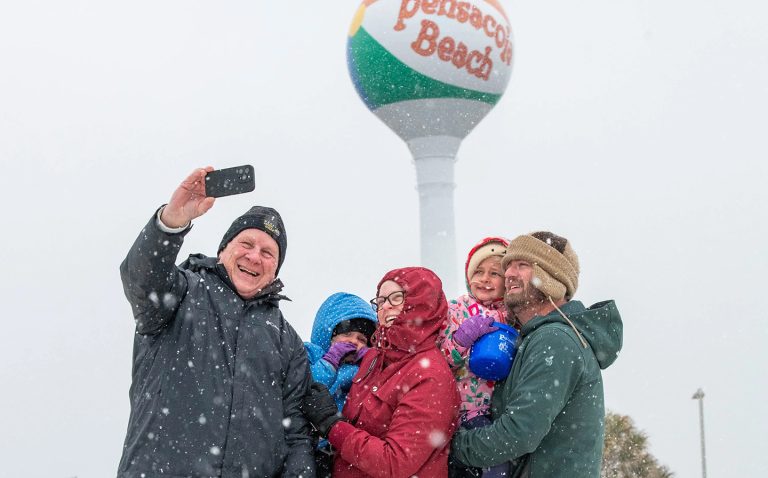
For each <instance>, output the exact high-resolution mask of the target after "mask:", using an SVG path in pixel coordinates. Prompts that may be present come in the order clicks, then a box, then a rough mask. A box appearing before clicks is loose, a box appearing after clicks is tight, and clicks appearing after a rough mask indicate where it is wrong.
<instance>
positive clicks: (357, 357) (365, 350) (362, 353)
mask: <svg viewBox="0 0 768 478" xmlns="http://www.w3.org/2000/svg"><path fill="white" fill-rule="evenodd" d="M369 350H371V349H370V347H366V346H362V347H360V348H359V349H358V350H357V353H356V354H355V360H354V361H352V363H360V362H361V361H362V360H363V357H365V354H367V353H368V351H369Z"/></svg>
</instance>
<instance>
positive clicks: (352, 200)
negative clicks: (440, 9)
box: [0, 0, 768, 478]
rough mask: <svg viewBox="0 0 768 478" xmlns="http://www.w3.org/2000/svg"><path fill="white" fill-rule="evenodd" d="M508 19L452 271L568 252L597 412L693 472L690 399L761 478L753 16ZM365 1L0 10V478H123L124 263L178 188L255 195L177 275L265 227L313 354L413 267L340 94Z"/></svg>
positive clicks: (351, 97) (383, 181)
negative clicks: (603, 306) (620, 334)
mask: <svg viewBox="0 0 768 478" xmlns="http://www.w3.org/2000/svg"><path fill="white" fill-rule="evenodd" d="M388 1H391V0H388ZM502 3H503V5H504V7H505V8H506V11H507V14H508V15H509V17H510V21H511V23H512V27H513V31H514V41H515V48H516V50H515V53H516V57H515V59H514V68H513V72H512V79H511V81H510V84H509V87H508V89H507V93H506V94H505V96H504V97H503V98H502V100H501V102H500V103H499V104H498V106H497V107H496V109H495V110H494V111H492V112H491V114H490V115H489V116H488V117H487V118H486V119H485V120H484V121H483V123H481V124H480V126H478V127H477V129H476V130H475V131H474V132H473V133H472V134H470V136H469V137H467V139H466V140H465V141H464V143H463V145H462V148H461V150H460V152H459V160H458V162H457V164H456V178H457V188H456V194H455V201H456V204H455V207H456V233H457V248H458V251H459V254H458V257H457V258H456V268H457V271H458V270H459V269H460V268H461V265H462V264H463V261H464V257H465V254H466V251H468V249H469V248H470V247H471V246H472V245H473V244H474V243H475V242H477V240H479V239H480V238H482V237H485V236H487V235H498V234H501V235H506V236H509V237H514V236H516V235H518V234H521V233H526V232H530V231H532V230H537V229H549V230H552V231H554V232H556V233H559V234H561V235H564V236H566V237H568V238H569V239H571V241H572V243H573V245H574V248H575V250H576V252H577V253H578V254H579V257H580V261H581V265H582V276H581V281H580V289H579V291H578V293H577V298H579V299H581V300H582V301H584V302H587V303H592V302H597V301H599V300H603V299H607V298H614V299H616V301H617V303H618V306H619V309H620V311H621V313H622V316H623V319H624V324H625V335H624V342H625V346H624V350H623V351H622V355H621V357H620V358H619V360H618V361H617V362H616V363H615V364H614V365H613V366H612V367H611V368H610V369H608V370H607V371H606V372H605V374H604V378H605V382H606V387H605V388H606V403H607V406H608V407H609V408H610V409H611V410H614V411H616V412H618V413H622V414H628V415H630V416H631V417H632V418H633V419H634V420H635V422H636V424H637V426H638V427H639V428H641V429H643V430H645V431H646V432H647V433H648V434H649V436H650V442H651V448H652V451H653V453H654V454H655V455H656V456H657V457H658V458H659V460H660V461H661V462H662V463H664V464H667V465H668V466H669V467H670V468H671V469H672V470H673V471H675V472H676V473H677V476H679V477H694V476H700V455H699V429H698V409H697V406H696V402H695V401H693V400H691V395H693V393H694V392H695V391H696V389H697V388H698V387H703V389H704V391H705V393H706V399H705V415H706V432H707V452H708V471H709V474H710V476H745V477H746V476H765V475H766V474H768V454H766V453H765V452H766V450H768V438H766V437H767V435H766V433H765V430H766V426H768V420H767V419H766V418H765V417H766V413H765V410H764V404H765V397H766V396H767V395H768V380H766V375H765V372H764V371H763V370H761V369H762V368H764V366H765V363H766V362H767V360H766V359H768V351H766V350H767V348H766V343H768V327H766V325H765V323H766V322H765V319H766V318H768V317H766V313H765V311H763V307H762V304H761V302H762V299H763V296H764V291H765V287H766V285H768V283H767V282H766V274H768V254H767V253H766V251H765V245H764V243H765V238H766V235H767V234H768V226H766V222H765V215H766V214H765V212H766V211H765V210H766V206H768V192H766V190H767V188H766V187H765V184H764V183H765V181H766V178H768V163H767V162H766V151H767V150H768V148H766V144H765V132H764V129H765V124H766V118H765V111H768V28H766V22H765V18H766V15H767V14H768V7H766V6H765V4H764V2H758V1H757V0H751V1H750V0H733V1H731V2H728V3H727V4H725V3H723V2H711V1H710V2H694V1H692V0H668V1H665V2H648V1H639V0H613V1H610V2H608V1H602V2H568V1H564V0H554V1H551V2H520V1H511V0H502ZM357 5H358V2H356V1H347V0H344V1H333V2H245V1H230V2H223V3H222V2H218V3H213V2H205V3H203V2H189V1H184V2H182V1H177V0H166V1H163V2H149V1H145V0H138V1H134V2H104V1H102V2H96V1H76V0H73V1H69V2H54V1H50V0H31V1H25V2H5V3H4V4H3V5H2V6H0V65H1V66H0V68H2V73H1V74H0V161H1V162H2V170H3V174H2V175H1V176H0V191H1V192H0V195H1V196H0V199H2V203H3V204H4V205H5V208H4V214H3V216H4V217H3V219H4V221H3V225H4V226H3V231H4V233H3V234H2V239H1V240H2V247H0V263H2V264H3V265H4V266H5V273H4V278H3V279H2V287H0V300H1V302H0V303H1V304H2V307H3V314H2V316H3V324H4V329H3V332H2V334H0V383H2V389H3V393H1V394H0V423H2V424H3V425H2V432H0V476H25V477H32V478H35V477H46V478H49V477H62V478H64V477H73V476H77V477H79V478H100V477H104V476H113V475H114V474H115V471H116V468H117V463H118V460H119V456H120V452H121V448H122V441H123V438H124V433H125V428H126V425H127V420H128V406H129V404H128V387H129V385H130V370H131V346H132V340H133V336H132V335H133V320H132V317H131V312H130V308H129V306H128V303H127V301H126V300H125V298H124V297H123V294H122V287H121V284H120V279H119V274H118V265H119V263H120V262H121V261H122V259H123V257H124V255H125V253H126V252H127V250H128V248H129V246H130V244H131V243H132V241H133V239H134V238H135V236H136V235H137V234H138V232H139V230H140V229H141V227H142V226H143V225H144V223H145V222H146V221H147V220H148V219H149V217H150V215H151V214H152V212H153V211H154V210H155V208H156V207H157V206H158V205H160V204H161V203H163V202H165V201H167V200H168V198H169V197H170V194H171V192H172V191H173V189H174V188H175V187H176V185H177V184H178V183H179V182H180V181H181V179H183V178H184V177H185V176H186V175H187V174H188V173H189V172H190V171H191V170H192V169H193V168H195V167H197V166H202V165H208V164H210V165H213V166H215V167H228V166H235V165H239V164H243V163H251V164H253V165H254V166H255V168H256V174H257V180H256V191H255V192H254V193H252V194H251V195H247V196H246V197H232V198H225V199H220V200H219V201H218V202H217V204H216V205H215V206H214V208H213V209H212V210H211V211H210V212H209V213H208V214H207V215H206V216H204V217H202V218H200V219H199V220H198V221H196V224H195V227H194V229H193V231H192V232H191V233H190V234H189V236H188V240H187V242H186V244H185V246H184V249H183V251H182V255H183V256H184V257H186V254H188V253H192V252H204V253H208V254H213V253H214V252H215V248H216V246H217V245H218V243H219V240H220V238H221V235H222V234H223V232H224V231H225V229H226V227H227V226H228V225H229V224H230V222H231V221H232V220H233V219H234V218H235V217H236V216H238V215H239V214H241V213H242V212H244V211H245V210H246V209H247V208H248V207H249V206H251V205H252V204H255V203H258V204H264V205H271V206H273V207H276V208H277V209H278V210H279V211H280V212H281V213H282V215H283V217H284V219H285V222H286V228H287V232H288V240H289V247H288V253H287V260H286V263H285V265H284V267H283V269H282V271H281V277H282V278H283V280H284V282H285V283H286V285H287V288H286V293H287V294H288V295H289V296H291V297H292V298H293V300H294V301H293V302H292V303H288V304H285V305H284V306H283V311H284V313H285V314H286V316H287V317H288V319H289V321H291V323H292V324H293V325H294V326H295V327H296V329H297V330H298V331H299V333H300V334H301V335H302V336H303V337H305V338H308V336H309V331H310V327H311V322H312V320H313V318H314V313H315V311H316V309H317V307H318V306H319V305H320V303H321V302H322V300H323V299H324V298H325V297H326V296H327V295H329V294H331V293H333V292H335V291H339V290H346V291H350V292H353V293H357V294H360V295H362V296H363V297H366V298H368V297H370V296H372V295H373V293H374V287H375V285H376V283H377V281H378V279H379V278H380V277H381V276H382V275H383V273H384V272H386V271H387V270H389V269H391V268H393V267H398V266H404V265H413V264H416V263H418V260H419V257H418V251H419V238H418V197H417V194H416V191H415V171H414V168H413V165H412V163H411V160H410V156H409V153H408V150H407V148H406V146H405V144H403V143H402V142H401V141H400V140H399V139H398V138H397V137H396V136H395V135H394V134H393V133H391V132H390V131H389V130H388V129H387V128H386V127H385V126H384V125H383V124H382V123H380V122H379V121H378V120H377V119H376V118H375V117H374V116H373V115H372V114H371V113H369V112H368V110H367V109H366V108H365V106H364V105H363V104H362V102H361V101H360V100H359V99H358V97H357V95H356V93H355V91H354V89H353V87H352V84H351V82H350V80H349V77H348V75H347V69H346V58H345V47H346V33H347V29H348V27H349V23H350V21H351V19H352V15H353V14H354V12H355V10H356V8H357ZM458 292H459V291H453V292H451V291H448V293H449V295H457V293H458Z"/></svg>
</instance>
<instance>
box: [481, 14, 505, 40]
mask: <svg viewBox="0 0 768 478" xmlns="http://www.w3.org/2000/svg"><path fill="white" fill-rule="evenodd" d="M491 24H493V26H489V25H491ZM495 29H496V19H495V18H493V17H492V16H490V15H486V16H485V18H484V19H483V31H485V34H486V35H488V36H489V37H491V38H493V36H494V35H495V34H496V31H495ZM499 47H501V45H499Z"/></svg>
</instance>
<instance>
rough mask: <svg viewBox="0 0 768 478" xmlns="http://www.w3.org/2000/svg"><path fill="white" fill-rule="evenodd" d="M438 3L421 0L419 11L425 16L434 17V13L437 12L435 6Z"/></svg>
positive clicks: (436, 1) (435, 0)
mask: <svg viewBox="0 0 768 478" xmlns="http://www.w3.org/2000/svg"><path fill="white" fill-rule="evenodd" d="M439 2H440V0H422V2H421V11H422V12H424V13H426V14H427V15H434V14H435V11H437V4H438V3H439Z"/></svg>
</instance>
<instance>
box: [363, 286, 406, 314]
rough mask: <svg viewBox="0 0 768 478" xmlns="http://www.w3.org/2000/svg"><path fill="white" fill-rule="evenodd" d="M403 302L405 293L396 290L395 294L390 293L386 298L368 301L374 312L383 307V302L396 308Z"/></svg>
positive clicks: (375, 298)
mask: <svg viewBox="0 0 768 478" xmlns="http://www.w3.org/2000/svg"><path fill="white" fill-rule="evenodd" d="M404 300H405V292H403V291H401V290H398V291H396V292H392V293H391V294H389V295H388V296H386V297H381V296H379V297H374V298H373V299H371V300H370V303H371V306H372V307H373V310H375V311H376V312H378V311H379V309H381V308H382V307H384V303H385V302H389V303H390V304H391V305H392V307H397V306H398V305H400V304H402V303H403V301H404Z"/></svg>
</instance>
